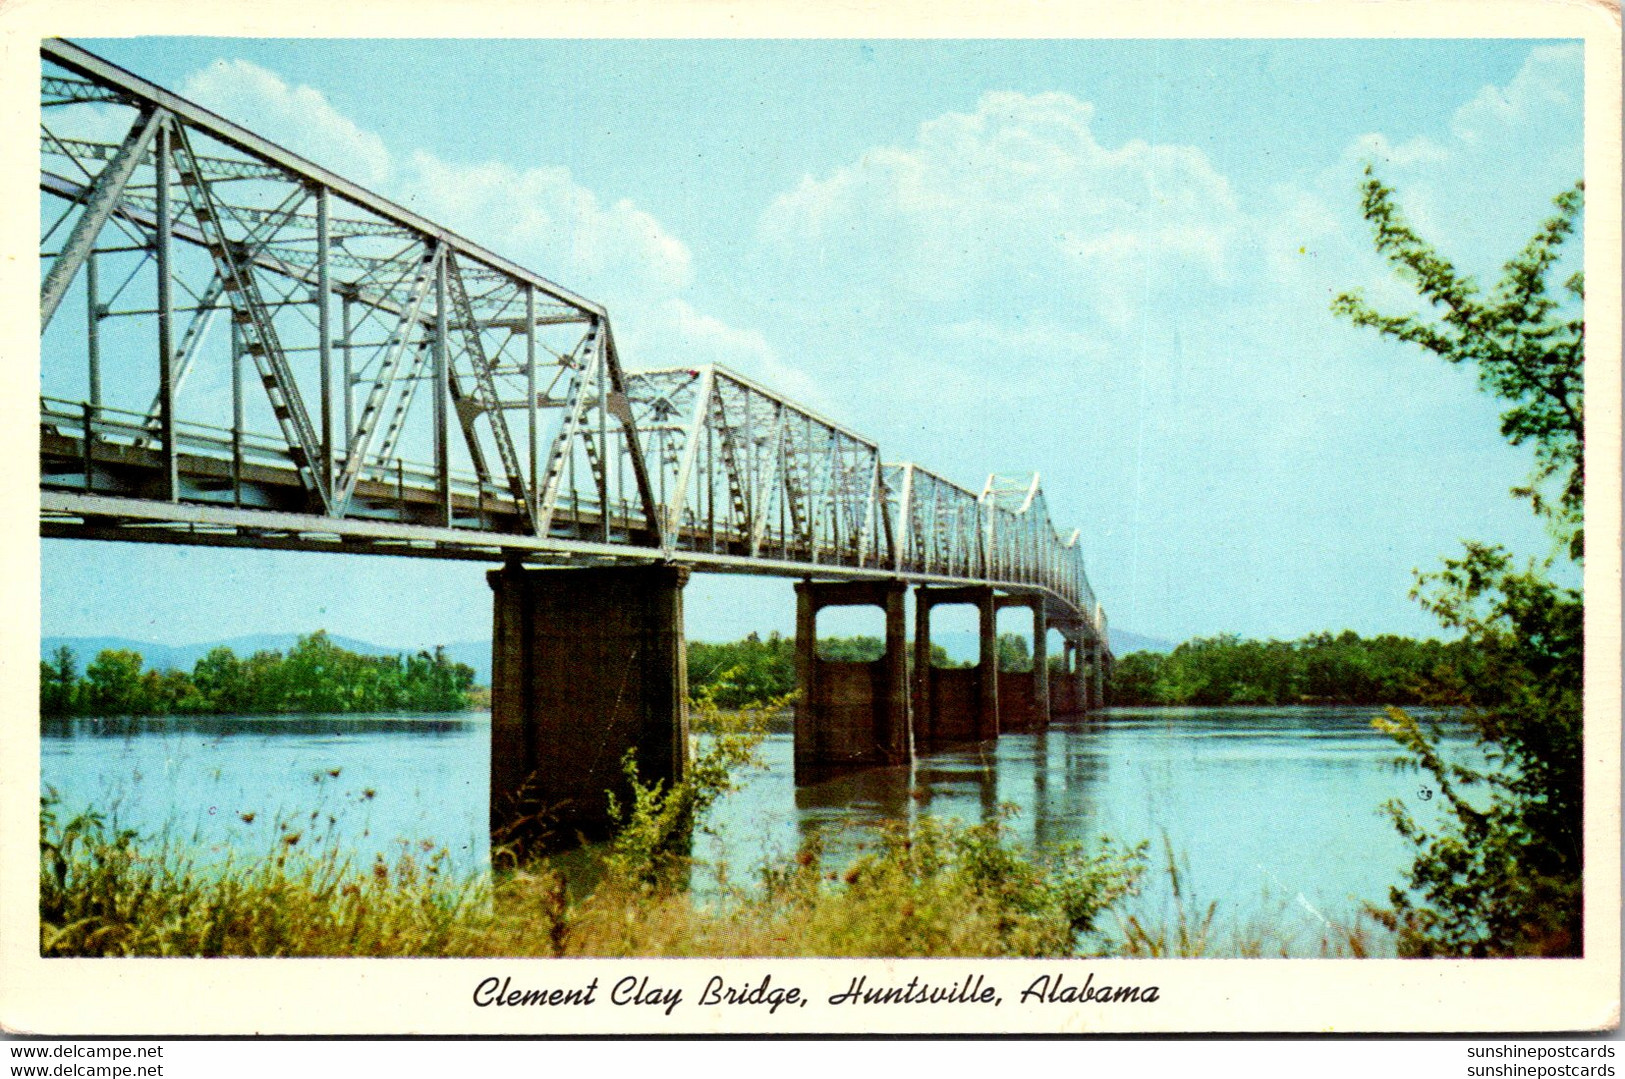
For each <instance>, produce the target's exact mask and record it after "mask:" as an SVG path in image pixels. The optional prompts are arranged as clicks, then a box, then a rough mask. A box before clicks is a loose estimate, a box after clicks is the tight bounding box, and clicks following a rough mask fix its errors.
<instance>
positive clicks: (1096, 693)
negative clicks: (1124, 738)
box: [1078, 638, 1106, 712]
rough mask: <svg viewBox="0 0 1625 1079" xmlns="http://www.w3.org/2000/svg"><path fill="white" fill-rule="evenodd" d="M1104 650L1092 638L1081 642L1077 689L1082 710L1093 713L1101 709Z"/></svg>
mask: <svg viewBox="0 0 1625 1079" xmlns="http://www.w3.org/2000/svg"><path fill="white" fill-rule="evenodd" d="M1105 651H1106V650H1105V649H1104V648H1102V647H1101V646H1100V642H1099V641H1096V640H1094V639H1093V638H1086V639H1085V640H1084V642H1083V652H1082V659H1083V663H1082V667H1081V669H1080V670H1079V671H1078V688H1079V690H1080V691H1081V692H1080V694H1079V695H1080V696H1081V697H1082V700H1083V710H1084V711H1085V712H1093V711H1095V710H1096V709H1097V708H1103V707H1105V705H1104V700H1103V699H1104V695H1105V679H1104V675H1103V672H1102V665H1103V662H1104V656H1105Z"/></svg>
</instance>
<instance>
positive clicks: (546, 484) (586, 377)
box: [536, 322, 609, 538]
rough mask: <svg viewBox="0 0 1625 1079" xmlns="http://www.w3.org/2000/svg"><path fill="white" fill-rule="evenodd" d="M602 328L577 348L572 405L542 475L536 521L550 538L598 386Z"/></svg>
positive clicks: (595, 327) (604, 509) (541, 532)
mask: <svg viewBox="0 0 1625 1079" xmlns="http://www.w3.org/2000/svg"><path fill="white" fill-rule="evenodd" d="M602 332H603V331H602V327H601V326H600V325H599V324H598V323H596V322H595V323H593V326H592V328H591V329H590V330H588V331H587V334H586V336H585V337H583V338H582V339H581V344H580V345H579V346H578V347H577V349H576V363H575V364H574V365H573V367H572V371H573V373H574V376H575V377H574V378H573V379H572V386H571V390H570V404H569V405H568V406H566V409H565V414H564V420H563V422H562V423H560V424H559V433H558V434H557V435H556V436H555V437H554V439H553V447H552V449H551V450H549V451H548V454H547V466H546V469H545V471H544V472H543V474H542V483H541V490H540V492H539V494H538V499H537V501H538V502H539V504H540V506H541V511H540V513H539V515H538V517H537V520H536V534H537V535H538V536H542V537H544V538H545V537H546V536H547V535H548V532H549V531H550V530H551V529H552V527H553V518H554V516H555V515H557V513H558V508H559V495H560V494H561V493H562V491H563V485H564V471H565V466H566V465H567V464H568V463H569V460H570V449H571V447H572V446H574V445H575V440H576V436H577V435H578V434H580V432H581V425H582V422H581V421H582V418H583V416H584V415H585V414H586V411H587V396H588V394H590V393H592V392H593V391H594V389H595V387H596V383H597V368H598V365H599V364H600V363H603V362H604V354H603V353H604V349H603V342H602ZM600 508H601V510H602V512H605V513H607V512H609V507H607V506H605V507H600Z"/></svg>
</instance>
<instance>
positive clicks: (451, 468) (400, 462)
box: [40, 41, 1106, 645]
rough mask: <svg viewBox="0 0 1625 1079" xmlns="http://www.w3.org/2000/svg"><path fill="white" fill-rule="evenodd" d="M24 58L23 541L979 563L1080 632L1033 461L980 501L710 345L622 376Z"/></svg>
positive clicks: (608, 348) (535, 305)
mask: <svg viewBox="0 0 1625 1079" xmlns="http://www.w3.org/2000/svg"><path fill="white" fill-rule="evenodd" d="M41 55H42V58H43V60H44V70H43V72H42V79H41V84H40V91H41V97H40V104H41V116H42V122H41V134H40V149H41V171H40V189H41V192H42V200H41V230H40V231H41V239H40V258H41V268H42V271H43V272H42V276H41V284H40V330H41V355H42V364H41V406H40V407H41V413H40V423H41V458H40V466H41V467H40V471H41V492H40V497H41V511H42V525H41V527H42V530H43V531H44V532H45V533H46V534H49V535H62V536H81V537H84V536H94V537H97V538H124V539H142V540H149V541H157V542H175V543H221V544H231V545H261V546H287V547H295V548H301V549H319V550H336V549H344V550H371V551H380V552H395V553H435V554H441V555H445V556H447V557H462V558H478V559H491V558H495V557H501V558H505V559H509V560H516V561H524V560H527V559H529V560H537V561H570V560H576V561H579V560H582V559H594V560H601V559H614V558H627V559H632V560H634V561H639V560H641V561H651V560H670V561H677V562H682V563H686V564H689V565H692V566H697V567H702V568H710V569H720V570H730V571H737V572H760V573H773V574H778V575H784V576H807V575H818V576H827V577H831V578H841V577H845V578H847V579H854V580H855V579H869V580H887V579H891V580H908V581H914V582H918V583H924V584H928V585H933V586H943V585H952V584H975V585H991V586H994V587H997V588H999V589H1000V590H1001V591H1005V592H1012V593H1021V594H1040V593H1041V594H1042V595H1043V596H1044V597H1045V602H1046V605H1047V606H1046V610H1047V611H1048V612H1049V618H1050V620H1051V622H1052V624H1053V625H1055V626H1056V627H1057V628H1058V629H1060V630H1061V632H1062V633H1063V634H1064V635H1066V637H1067V639H1068V640H1072V641H1074V643H1078V642H1082V641H1088V642H1094V643H1095V644H1097V645H1098V644H1100V643H1101V642H1104V640H1105V635H1106V619H1105V614H1104V612H1103V611H1102V610H1101V608H1100V605H1099V604H1098V603H1097V602H1096V599H1095V596H1094V593H1093V591H1092V590H1091V589H1090V587H1089V581H1088V578H1087V576H1086V575H1085V573H1084V568H1083V559H1082V555H1081V551H1080V544H1079V540H1078V533H1076V532H1074V533H1072V534H1071V535H1070V536H1069V537H1067V538H1065V539H1063V538H1061V537H1060V536H1059V535H1057V533H1056V532H1055V530H1054V527H1053V525H1052V524H1051V522H1050V517H1049V511H1048V508H1047V506H1046V505H1045V501H1044V496H1043V493H1042V491H1041V490H1040V487H1039V482H1038V477H1037V475H1036V474H1027V475H1021V476H991V477H989V478H988V480H987V482H986V483H985V484H984V485H983V487H982V488H981V490H980V493H978V492H976V491H974V490H972V489H968V488H965V487H962V486H960V485H958V484H955V483H953V482H950V481H949V480H947V479H945V478H943V477H942V476H940V475H938V474H936V473H934V472H931V471H929V470H928V469H926V468H923V467H921V466H919V465H917V464H914V463H912V462H901V463H884V462H883V458H882V457H881V455H880V451H879V449H878V447H877V446H876V444H875V443H874V442H873V441H871V440H869V439H867V438H864V437H862V436H861V435H858V434H856V433H854V432H853V431H851V430H849V429H847V428H845V427H843V426H841V425H840V424H838V423H835V422H833V421H831V420H829V419H827V418H825V417H823V416H821V415H819V414H818V413H817V412H815V411H813V410H812V409H809V408H807V407H806V406H804V405H801V404H797V403H796V402H794V401H791V400H789V399H788V398H786V397H784V396H782V395H780V394H778V393H775V392H774V391H773V390H771V389H769V388H767V387H765V386H763V385H761V384H759V383H757V382H754V381H752V380H750V379H748V378H745V377H742V376H740V375H738V374H735V373H734V372H731V371H728V370H726V369H724V368H721V367H716V366H709V365H706V366H698V367H694V368H680V369H678V368H672V369H663V370H654V371H647V372H643V373H640V374H636V375H627V374H625V373H623V371H622V370H621V366H620V357H619V355H618V354H617V351H616V348H615V336H614V333H613V328H612V326H611V322H610V319H609V315H608V312H607V311H605V310H604V309H603V307H601V306H599V305H597V304H595V303H592V302H591V301H589V300H586V299H584V298H582V297H579V296H577V295H575V294H573V293H571V292H569V291H568V290H566V289H564V288H562V287H560V286H559V285H557V284H554V283H553V282H551V281H548V280H547V279H545V278H542V277H540V276H538V275H536V274H534V273H531V272H530V271H528V270H525V269H524V268H522V267H520V266H518V265H516V264H514V263H512V262H510V261H508V260H506V259H504V258H502V257H500V256H498V255H496V254H494V253H492V252H490V251H487V250H485V249H483V248H481V247H478V246H476V245H474V244H472V243H470V242H468V241H466V240H464V239H462V238H461V237H458V236H456V235H454V234H452V233H450V232H448V231H446V230H445V229H444V228H442V227H440V226H439V225H437V224H435V223H434V222H431V221H428V220H426V219H424V218H422V217H420V216H418V215H416V214H414V213H412V212H411V211H409V210H407V209H405V208H403V207H400V206H397V205H395V204H393V203H391V202H388V201H387V200H385V199H382V198H380V197H379V196H377V195H375V194H373V193H371V192H369V191H367V190H365V189H364V188H361V187H359V186H357V185H356V184H353V183H350V182H349V181H347V180H345V179H343V178H342V177H340V176H338V175H336V174H334V173H331V172H328V171H326V170H323V169H321V168H318V167H317V166H315V165H312V164H310V163H309V162H307V161H305V160H303V159H301V158H299V157H296V156H295V155H293V154H291V153H289V152H287V151H286V150H284V149H282V148H281V147H279V146H276V145H275V144H273V143H271V142H269V141H267V140H265V139H263V138H261V137H260V136H258V135H256V134H254V133H253V132H251V131H248V130H246V129H244V128H241V127H238V126H236V125H234V124H231V123H229V122H227V121H225V120H222V119H221V118H219V117H217V116H215V115H214V114H212V113H209V112H207V111H205V110H203V109H201V108H199V107H198V106H196V105H194V104H192V103H191V102H189V101H186V100H185V99H183V98H180V97H178V96H176V95H174V94H171V93H169V92H168V91H165V90H163V89H161V88H159V87H157V86H154V85H152V84H151V83H148V82H145V81H143V80H141V79H139V78H137V77H135V76H133V75H131V74H130V73H128V72H126V71H123V70H122V69H120V68H118V67H115V66H114V65H111V64H108V63H107V62H106V61H103V60H101V59H100V58H98V57H96V56H94V55H92V54H91V53H88V52H85V51H84V50H82V49H79V48H77V47H76V46H73V45H69V44H66V43H64V42H60V41H46V42H44V43H43V44H42V45H41ZM110 123H111V124H117V125H121V126H117V127H114V128H113V130H114V132H115V133H114V134H113V135H112V136H111V137H109V136H108V134H107V132H108V131H109V128H110ZM81 268H84V270H85V272H84V273H82V274H81V273H80V272H79V271H80V269H81ZM81 281H82V282H84V284H83V285H80V284H79V282H81ZM76 289H82V290H83V295H84V301H83V303H70V304H68V305H67V306H66V307H63V306H62V303H63V300H64V299H65V298H66V297H67V295H68V294H69V293H70V292H72V291H74V290H76ZM335 303H337V304H339V305H340V307H341V310H340V311H339V315H338V317H337V318H334V317H333V312H332V310H331V309H332V307H333V306H334V304H335ZM81 312H83V313H82V314H81ZM220 312H227V313H229V316H230V318H231V330H232V332H231V334H230V335H218V334H217V335H214V336H215V338H219V337H220V336H229V338H230V340H228V341H219V340H211V339H210V335H209V334H208V332H207V331H208V329H209V326H210V322H211V320H212V319H213V318H214V317H215V316H216V315H217V314H218V313H220ZM335 324H336V325H335ZM126 327H128V329H126ZM155 338H156V339H157V340H158V342H159V347H158V349H157V350H156V353H157V354H156V357H155V355H154V350H153V348H152V342H153V340H154V339H155ZM335 352H336V353H337V354H338V355H337V358H338V359H339V361H340V362H339V363H338V364H335V363H334V362H333V361H334V359H335ZM155 358H156V360H157V362H156V363H154V362H153V361H154V359H155ZM239 358H240V359H241V360H245V361H247V362H250V363H252V364H253V365H254V368H255V369H256V371H257V373H258V376H259V381H260V383H261V384H262V387H263V389H264V391H265V394H264V396H263V397H261V396H259V395H257V394H254V393H251V392H247V393H245V392H244V390H245V389H246V387H243V386H241V385H240V384H238V380H236V377H235V376H236V374H237V372H238V370H239V363H238V360H239ZM183 384H184V385H185V386H186V389H187V393H186V396H185V397H184V399H182V400H180V401H179V402H177V393H178V391H179V390H180V389H181V387H182V385H183ZM228 387H234V389H233V392H230V393H229V394H228ZM149 402H150V404H149ZM307 402H308V406H307ZM515 410H518V411H522V412H523V414H524V416H523V419H522V420H512V418H511V417H510V416H509V415H508V414H509V413H510V412H513V411H515ZM335 412H337V413H339V416H337V417H335ZM437 421H438V422H437ZM611 421H613V422H611ZM454 422H455V424H456V425H457V428H458V430H459V432H460V437H455V436H450V433H451V430H452V424H453V423H454ZM448 436H450V437H448Z"/></svg>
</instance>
